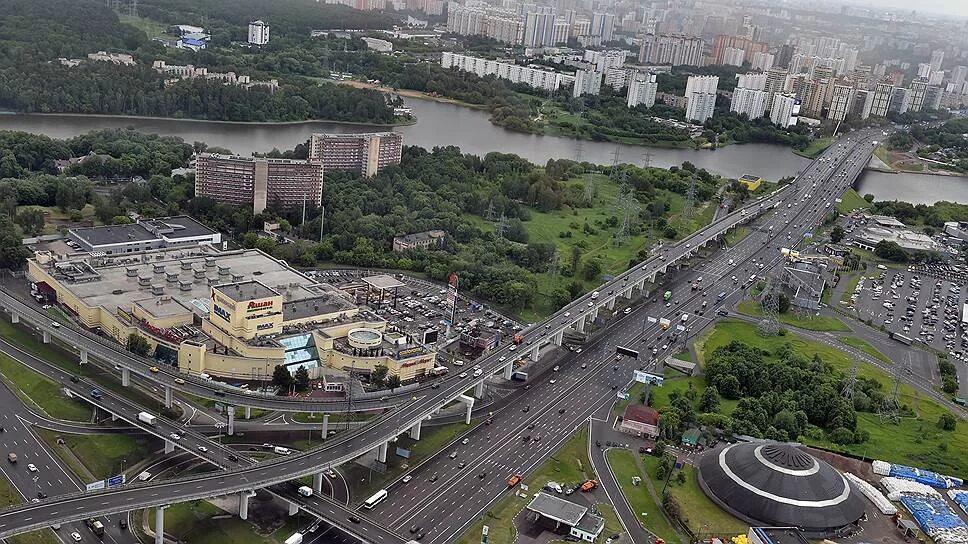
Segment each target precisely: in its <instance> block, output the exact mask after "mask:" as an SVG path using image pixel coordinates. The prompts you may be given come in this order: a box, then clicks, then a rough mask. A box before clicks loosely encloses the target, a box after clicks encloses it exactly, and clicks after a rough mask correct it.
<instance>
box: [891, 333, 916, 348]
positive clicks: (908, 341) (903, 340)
mask: <svg viewBox="0 0 968 544" xmlns="http://www.w3.org/2000/svg"><path fill="white" fill-rule="evenodd" d="M891 338H893V339H894V340H897V341H898V342H900V343H902V344H906V345H908V346H910V345H911V344H913V343H914V340H911V339H910V338H908V337H907V336H904V335H903V334H900V333H896V332H892V333H891Z"/></svg>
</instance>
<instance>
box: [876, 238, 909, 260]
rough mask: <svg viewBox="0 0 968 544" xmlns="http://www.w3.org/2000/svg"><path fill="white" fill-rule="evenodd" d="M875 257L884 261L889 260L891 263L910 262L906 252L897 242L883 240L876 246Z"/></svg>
mask: <svg viewBox="0 0 968 544" xmlns="http://www.w3.org/2000/svg"><path fill="white" fill-rule="evenodd" d="M874 255H877V256H878V257H880V258H882V259H887V260H889V261H894V262H896V263H906V262H907V261H908V254H907V252H906V251H904V250H903V249H902V248H901V246H899V245H898V244H897V242H893V241H889V240H881V241H880V242H877V245H876V246H874Z"/></svg>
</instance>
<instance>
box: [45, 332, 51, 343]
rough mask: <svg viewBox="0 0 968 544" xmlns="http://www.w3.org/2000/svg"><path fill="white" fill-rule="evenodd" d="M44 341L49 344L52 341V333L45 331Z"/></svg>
mask: <svg viewBox="0 0 968 544" xmlns="http://www.w3.org/2000/svg"><path fill="white" fill-rule="evenodd" d="M44 343H45V344H49V343H50V333H49V332H47V331H44Z"/></svg>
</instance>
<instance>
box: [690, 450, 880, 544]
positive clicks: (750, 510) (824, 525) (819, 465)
mask: <svg viewBox="0 0 968 544" xmlns="http://www.w3.org/2000/svg"><path fill="white" fill-rule="evenodd" d="M699 486H700V487H701V488H702V490H703V492H704V493H705V494H706V495H707V496H708V497H709V498H710V499H712V500H713V502H715V503H716V504H718V505H719V506H720V507H722V508H723V509H725V510H726V511H728V512H730V513H731V514H733V515H734V516H736V517H738V518H740V519H742V520H744V521H746V522H748V523H750V524H751V525H756V526H772V527H799V528H800V529H801V530H802V531H803V532H804V533H806V534H807V535H808V536H813V537H824V536H829V535H833V534H836V533H837V532H838V530H839V529H841V528H842V527H845V526H848V525H851V524H854V523H855V522H857V521H858V520H860V519H861V518H862V517H863V516H864V514H865V508H866V499H865V498H864V497H863V496H862V494H861V493H860V491H859V490H858V489H856V488H855V487H853V485H852V484H851V483H850V482H848V481H847V479H846V478H844V477H843V475H842V474H840V473H839V472H837V470H835V469H834V468H833V467H832V466H830V465H829V464H827V463H826V462H824V461H821V460H819V459H817V458H816V457H813V456H812V455H810V454H808V453H806V452H804V451H803V450H800V449H799V448H797V447H796V446H795V445H793V444H784V443H777V442H748V443H741V444H731V445H728V446H725V447H722V448H717V449H715V450H712V451H710V452H707V453H706V455H704V456H703V458H702V459H701V460H700V462H699Z"/></svg>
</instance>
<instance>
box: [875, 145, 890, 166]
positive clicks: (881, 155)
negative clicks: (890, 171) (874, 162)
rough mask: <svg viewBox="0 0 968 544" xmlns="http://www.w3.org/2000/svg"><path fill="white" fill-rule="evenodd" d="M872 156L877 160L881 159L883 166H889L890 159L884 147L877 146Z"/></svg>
mask: <svg viewBox="0 0 968 544" xmlns="http://www.w3.org/2000/svg"><path fill="white" fill-rule="evenodd" d="M874 155H876V156H877V158H878V159H881V161H882V162H883V163H884V164H886V165H888V166H890V165H891V160H890V157H889V156H888V154H887V148H885V147H884V146H882V145H879V146H877V149H875V150H874Z"/></svg>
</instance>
